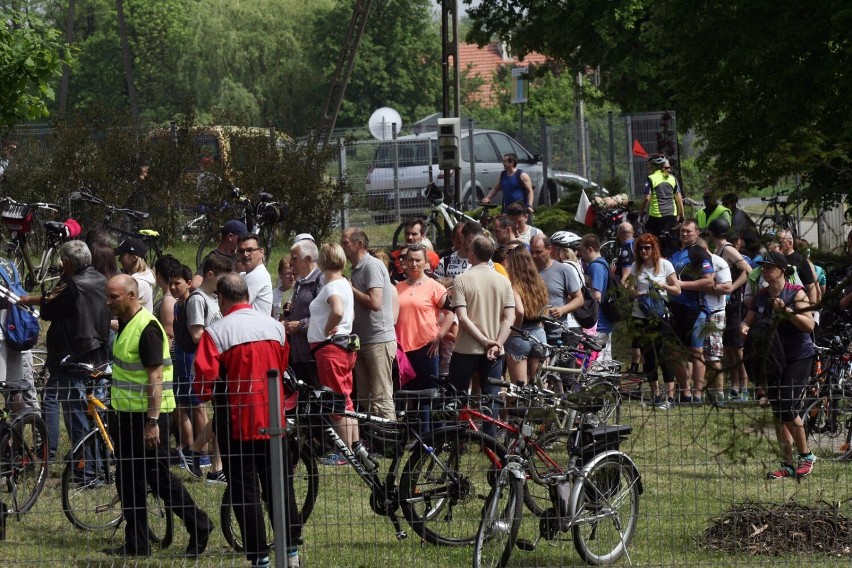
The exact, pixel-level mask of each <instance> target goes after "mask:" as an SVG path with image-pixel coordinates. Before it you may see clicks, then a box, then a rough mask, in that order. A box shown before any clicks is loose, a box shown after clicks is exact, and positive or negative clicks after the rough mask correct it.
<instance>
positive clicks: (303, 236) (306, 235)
mask: <svg viewBox="0 0 852 568" xmlns="http://www.w3.org/2000/svg"><path fill="white" fill-rule="evenodd" d="M299 241H311V242H312V243H315V242H316V241H315V240H314V237H313V236H312V235H311V234H310V233H299V234H298V235H296V238H295V239H293V244H295V243H298V242H299Z"/></svg>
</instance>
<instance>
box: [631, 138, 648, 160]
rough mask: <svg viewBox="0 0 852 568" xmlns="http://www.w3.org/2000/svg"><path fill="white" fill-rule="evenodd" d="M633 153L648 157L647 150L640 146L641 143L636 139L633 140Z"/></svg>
mask: <svg viewBox="0 0 852 568" xmlns="http://www.w3.org/2000/svg"><path fill="white" fill-rule="evenodd" d="M633 155H634V156H639V157H640V158H645V159H647V158H648V152H646V151H645V148H643V147H642V144H640V143H639V141H638V140H633Z"/></svg>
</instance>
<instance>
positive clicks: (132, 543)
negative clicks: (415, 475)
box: [0, 156, 852, 566]
mask: <svg viewBox="0 0 852 568" xmlns="http://www.w3.org/2000/svg"><path fill="white" fill-rule="evenodd" d="M510 158H511V157H510V156H509V157H507V160H508V162H507V163H508V164H509V165H512V166H514V165H516V164H511V163H510V162H511V159H510ZM649 167H650V170H651V174H650V176H649V177H648V181H647V183H646V185H645V188H644V200H643V202H642V206H641V212H642V213H643V214H647V215H648V219H647V222H646V223H645V226H644V229H645V230H642V227H638V226H634V225H633V224H631V223H629V222H624V223H622V225H621V226H620V227H619V228H618V239H619V244H620V248H619V251H618V254H617V257H616V258H615V259H614V260H613V261H612V262H609V261H607V259H605V258H603V257H602V256H601V252H600V251H601V243H600V240H599V239H598V237H597V236H595V235H593V234H588V235H584V236H581V235H577V234H574V233H571V232H568V231H557V232H556V233H554V234H552V235H550V236H548V235H546V234H544V233H543V232H542V231H540V230H538V229H537V228H535V227H534V226H533V225H532V224H531V219H530V216H531V214H532V213H534V211H533V210H532V208H531V207H530V206H529V203H528V202H527V201H526V200H525V199H521V200H520V201H518V202H511V203H504V211H503V213H502V214H501V215H499V216H498V217H497V218H496V220H495V221H494V223H493V225H492V226H490V227H483V226H481V225H480V224H479V223H477V222H463V223H459V224H458V225H456V226H455V227H454V228H453V231H452V247H451V248H450V249H449V250H446V251H435V250H433V247H432V244H431V243H430V242H428V240H427V239H425V238H424V235H423V226H424V222H423V220H422V219H419V218H412V219H410V220H408V221H407V222H406V223H405V236H406V243H405V244H404V245H403V246H402V247H401V248H400V249H399V250H394V251H391V252H390V253H387V252H385V251H382V250H377V249H373V248H371V247H370V242H369V239H368V235H367V233H366V232H365V231H364V230H363V229H361V228H358V227H352V228H348V229H345V230H344V231H343V232H342V234H341V235H340V239H339V242H329V243H324V244H323V243H317V242H316V241H315V239H314V238H313V237H312V236H311V235H309V234H300V235H297V236H296V238H295V240H294V242H293V244H292V246H291V249H290V253H289V255H288V256H285V257H284V258H281V259H280V261H279V262H277V263H273V264H272V266H276V267H277V278H276V280H275V282H273V279H272V276H271V275H270V273H269V271H268V270H267V268H266V262H265V261H266V255H268V254H269V252H270V251H266V250H264V249H263V248H262V246H261V244H260V242H259V239H258V237H257V236H256V235H252V234H249V233H248V230H247V228H246V227H245V225H244V224H243V223H242V222H241V221H238V220H232V221H228V222H227V223H226V224H225V225H224V226H223V227H222V230H221V237H220V241H219V243H218V246H217V248H216V249H215V250H213V251H212V252H211V253H210V254H209V255H208V256H207V257H206V258H204V259H203V261H202V264H201V266H199V267H197V270H192V269H191V268H190V267H187V266H184V265H182V264H181V262H180V261H178V260H177V259H176V258H174V257H172V256H169V255H166V256H164V257H162V258H160V259H159V260H158V262H157V263H156V266H154V267H153V270H152V269H151V267H148V266H147V265H146V263H145V260H144V258H145V254H146V252H147V250H146V247H145V244H144V243H143V242H141V241H139V240H137V239H133V238H129V239H126V240H125V241H124V242H122V243H121V244H120V245H119V246H118V247H117V248H116V249H114V250H113V249H112V248H110V246H109V244H108V239H107V238H106V237H105V235H103V234H100V233H98V232H93V233H90V235H89V236H88V238H87V239H86V241H85V242H83V241H76V240H75V241H70V242H68V243H65V244H64V245H63V246H62V248H61V250H60V258H61V263H62V278H61V280H60V282H59V284H58V285H57V286H55V287H54V288H53V289H52V290H51V291H50V292H49V293H48V294H46V295H44V296H38V295H34V296H27V297H24V298H22V299H21V302H22V303H24V304H28V305H37V306H40V311H41V317H42V318H43V319H45V320H47V321H50V322H51V325H50V328H49V330H48V333H47V351H48V359H47V366H48V368H49V370H50V379H49V381H48V384H47V385H46V386H45V388H44V393H43V400H42V408H41V410H42V412H43V414H44V415H45V418H46V422H47V424H48V432H49V437H50V459H51V460H55V459H56V458H57V451H58V440H59V417H60V411H59V406H60V404H61V405H62V412H61V415H62V417H63V418H64V423H65V429H66V431H67V433H68V436H69V438H70V441H71V444H72V445H73V444H74V443H76V442H77V441H78V440H80V439H81V437H82V436H83V435H84V434H85V433H86V432H87V430H88V419H87V416H86V404H85V386H84V384H83V380H82V378H81V377H79V376H77V375H76V374H74V373H69V372H68V371H67V370H66V369H65V368H63V365H62V363H61V362H62V360H63V359H65V358H66V357H69V358H70V359H71V360H73V361H75V362H81V363H91V364H93V365H95V366H104V365H106V364H107V362H109V361H112V364H113V374H114V377H113V382H112V386H111V389H110V398H111V404H112V408H113V409H114V410H115V411H116V412H115V413H114V416H112V417H111V419H110V431H111V432H112V433H113V434H112V435H113V438H114V440H115V444H116V456H117V457H118V458H119V475H118V490H119V496H120V498H121V502H122V506H123V507H124V509H125V518H126V519H127V522H126V525H125V539H124V541H123V543H122V544H121V545H120V546H118V547H116V548H112V549H108V550H106V551H105V552H107V553H109V554H119V555H147V554H150V542H149V535H148V532H147V530H145V528H144V527H145V526H146V525H145V520H144V510H145V487H146V486H150V487H152V488H153V490H154V492H155V493H156V494H157V495H159V496H160V497H162V498H163V499H164V500H165V501H166V503H167V504H169V505H170V506H171V508H172V510H173V511H175V512H176V514H177V515H178V517H179V518H180V519H181V520H182V521H183V523H184V525H185V526H186V529H187V531H188V532H189V534H190V542H189V546H188V547H187V551H186V552H187V555H189V556H197V555H199V554H201V553H202V552H203V551H204V549H205V547H206V545H207V541H208V538H209V535H210V532H211V531H212V529H213V523H212V522H211V520H210V518H209V517H208V515H207V514H206V513H205V512H204V511H202V510H201V509H199V508H198V506H197V505H196V504H195V503H194V501H193V500H192V497H191V496H190V495H189V494H188V492H187V491H186V490H185V488H184V487H183V485H182V482H181V480H180V479H179V478H178V477H176V476H175V475H174V474H172V473H171V472H170V469H169V466H170V464H171V463H172V460H176V461H177V463H178V464H179V465H180V466H181V467H184V468H185V469H186V470H187V471H189V472H190V473H192V474H193V475H195V476H197V477H202V478H206V480H207V481H208V482H210V483H227V484H228V485H229V486H230V487H231V495H232V499H233V506H234V512H235V517H236V519H237V522H238V524H239V526H240V529H241V531H242V534H243V536H244V538H243V541H244V543H245V551H246V556H247V558H248V559H249V560H250V561H251V562H252V565H253V566H267V565H269V549H268V546H267V542H268V540H267V535H266V534H265V528H264V527H265V523H264V520H263V515H264V509H263V507H262V505H261V502H262V501H263V500H264V499H268V495H269V493H270V491H269V484H270V476H271V467H270V455H269V442H268V440H269V438H268V436H266V435H265V434H261V433H260V432H261V430H262V429H263V428H265V427H267V426H269V416H268V408H269V407H268V398H269V397H268V391H267V389H268V387H267V379H266V371H267V370H268V369H270V368H277V369H281V370H282V371H283V370H284V369H285V368H286V367H287V366H288V364H289V366H290V367H291V368H292V369H293V370H294V372H295V373H296V375H297V377H298V378H299V379H301V380H303V381H305V382H307V383H309V384H311V385H315V386H317V387H320V386H324V387H328V388H331V389H332V390H334V391H336V392H339V393H342V394H343V395H344V396H345V398H346V408H347V409H350V410H351V409H354V408H356V407H358V408H359V409H360V410H362V411H363V412H367V413H370V414H372V415H376V416H380V417H383V418H388V419H394V418H395V416H396V409H395V407H394V401H393V392H394V391H395V390H397V389H425V388H431V387H435V386H436V385H437V381H439V380H443V381H445V382H446V384H447V385H450V386H451V388H454V389H456V390H457V391H459V392H463V391H471V392H474V393H482V394H484V395H489V394H497V393H498V392H499V388H498V387H495V386H493V385H492V384H490V383H489V381H487V380H485V379H486V378H490V377H493V378H501V377H504V376H508V378H509V379H510V380H512V381H514V382H519V383H525V382H527V381H528V380H529V379H530V377H531V376H533V375H534V373H535V371H536V368H537V366H538V364H539V362H540V361H541V359H542V357H543V354H542V353H541V352H540V351H539V349H538V348H537V346H536V344H535V343H534V342H531V341H530V340H529V339H528V338H527V337H526V336H525V334H520V333H517V332H515V331H513V330H512V329H511V328H512V327H513V326H514V327H516V328H520V329H522V330H524V332H525V333H528V334H530V335H532V336H533V337H535V338H536V339H538V340H540V341H547V342H553V341H557V340H561V339H562V338H563V332H562V329H561V328H560V327H557V326H554V325H549V324H548V322H547V321H545V320H544V319H543V316H545V315H546V316H550V317H551V318H556V319H558V320H559V321H560V322H562V323H563V324H564V325H565V326H566V327H567V328H569V329H571V330H572V331H574V332H575V333H586V334H589V335H591V336H593V337H594V338H595V340H596V342H597V343H599V344H600V345H602V346H603V350H602V351H601V352H600V353H599V354H598V355H597V357H599V358H603V359H609V358H612V350H613V344H614V343H617V342H620V343H623V345H624V346H625V347H626V346H628V345H629V349H630V351H629V359H630V361H629V365H630V370H631V371H633V372H635V373H642V374H643V375H644V376H645V377H646V378H647V381H648V383H649V384H650V390H651V393H652V395H653V400H652V405H653V407H654V408H656V409H658V410H661V411H669V410H672V409H674V408H675V407H676V406H678V405H698V404H703V403H704V402H705V398H706V399H707V400H708V401H712V402H713V403H714V404H717V405H724V404H730V403H733V402H736V401H745V400H749V399H750V398H752V397H753V398H754V399H755V400H757V401H758V402H759V404H762V405H764V404H765V405H769V406H771V407H772V410H773V415H774V416H775V420H776V433H777V437H778V441H779V444H780V446H781V453H782V455H783V460H784V461H783V463H782V466H781V467H780V469H778V470H775V471H772V472H769V473H768V476H769V477H770V478H773V479H777V478H801V477H804V476H806V475H808V474H810V473H811V471H812V468H813V464H814V461H815V458H814V456H813V454H812V453H811V452H810V451H809V448H808V446H807V440H806V437H805V435H804V429H803V425H802V421H801V417H800V416H799V415H798V413H797V409H796V407H795V404H794V402H795V400H797V399H798V394H799V393H800V392H801V389H802V388H803V386H804V384H805V380H806V379H807V377H808V375H809V373H810V371H811V361H812V358H813V354H814V345H813V340H812V334H813V331H814V329H815V326H816V325H817V322H818V320H819V307H820V306H821V298H822V295H823V294H824V293H825V292H826V290H825V280H824V278H825V277H824V274H822V275H821V274H820V272H819V271H818V270H817V267H816V266H814V265H813V263H811V262H810V260H809V259H808V254H807V253H808V252H809V251H808V250H807V248H804V249H803V248H802V247H807V243H802V242H799V243H798V248H797V243H796V241H795V240H794V239H793V236H792V235H791V234H790V233H789V232H787V231H782V232H780V233H779V234H778V235H777V241H775V242H773V243H769V244H768V245H767V246H766V248H765V250H756V249H755V248H754V247H755V246H756V245H757V244H758V243H759V241H758V240H757V239H755V238H754V237H752V236H751V228H750V227H749V220H748V218H747V216H744V214H743V213H742V212H741V211H739V210H738V209H736V196H731V195H727V196H725V197H723V199H722V204H721V205H720V204H719V203H718V202H717V200H716V197H715V195H714V194H713V193H712V192H707V193H706V194H705V196H704V205H705V208H704V209H702V210H701V211H699V212H698V214H697V215H696V218H691V219H689V218H685V211H684V208H683V199H682V194H681V191H680V188H679V186H678V183H677V180H676V179H675V177H674V176H673V175H672V174H671V171H670V166H669V164H668V161H667V160H666V159H665V158H664V157H662V156H654V157H652V158H651V160H650V161H649ZM517 177H518V180H517V187H515V188H514V191H515V192H516V193H518V194H519V195H521V196H522V197H526V194H525V192H524V191H523V189H524V188H525V187H526V184H525V183H524V179H523V177H522V176H521V175H519V176H517ZM505 183H506V187H509V184H510V183H512V182H510V181H508V180H507V181H506V182H505ZM744 217H745V219H744ZM849 249H850V254H852V233H850V235H849ZM799 250H805V254H800V252H798V251H799ZM116 258H117V259H118V264H117V263H116ZM347 264H348V270H347ZM119 265H120V267H121V268H120V269H119ZM347 275H348V276H347ZM847 283H848V279H847ZM157 288H158V289H159V291H160V294H156V293H155V289H157ZM613 294H615V295H617V297H618V298H620V300H619V302H620V303H621V304H622V307H625V306H626V309H624V310H622V311H621V315H620V316H619V315H617V314H614V313H612V312H607V313H605V310H603V309H600V310H598V315H597V317H596V318H594V319H593V320H592V321H589V316H588V314H587V313H585V312H586V311H587V308H588V305H589V303H590V302H591V303H592V304H597V305H602V304H603V303H604V302H605V301H606V300H607V298H608V297H610V296H612V295H613ZM158 296H159V300H157V301H156V302H154V298H155V297H158ZM838 298H839V303H838V305H839V308H840V309H844V310H848V309H849V306H850V304H852V290H850V289H849V288H847V289H846V290H843V291H841V292H840V293H839V294H838ZM619 322H621V323H619ZM0 351H2V352H3V353H4V357H3V362H4V364H5V365H6V366H7V375H8V376H10V377H11V376H16V377H17V376H21V377H23V376H24V374H23V372H22V371H20V372H16V371H14V370H13V369H12V368H11V367H10V365H12V364H14V365H22V363H21V361H20V359H21V358H18V359H13V358H11V357H7V356H6V355H5V354H6V350H5V349H2V350H0ZM768 352H771V353H773V354H774V355H775V356H773V357H768V356H766V354H767V353H768ZM660 374H662V384H660V381H659V375H660ZM15 390H16V391H19V394H21V393H24V392H29V391H30V390H31V385H30V388H27V385H22V388H20V389H15ZM25 398H26V397H23V396H22V397H20V399H19V400H24V399H25ZM32 398H33V397H32V396H30V397H29V399H32ZM495 398H496V397H495ZM209 401H213V408H214V415H213V420H212V421H211V420H210V416H209V415H208V406H207V403H208V402H209ZM281 402H282V408H289V409H292V408H293V405H294V401H293V400H292V397H289V396H284V395H282V401H281ZM33 404H37V402H36V401H33ZM497 411H498V408H497V406H496V402H495V403H493V407H492V412H494V413H496V412H497ZM419 413H420V416H421V417H422V418H421V428H422V429H423V431H424V432H425V431H428V430H429V429H430V428H431V427H432V425H431V419H430V413H429V408H428V407H426V406H424V407H421V408H420V409H419ZM335 420H336V422H335V424H336V429H337V431H338V434H339V435H340V437H341V438H342V439H343V441H344V442H345V443H346V444H347V445H348V446H349V447H352V446H353V444H355V443H356V442H357V441H359V440H360V435H359V431H358V424H357V422H356V421H355V420H354V419H351V418H346V417H343V416H339V417H336V418H335ZM172 433H173V434H174V439H175V442H174V443H175V446H174V448H172V447H171V442H170V440H171V437H172V436H171V434H172ZM486 433H489V432H488V431H487V430H486ZM491 433H493V432H491ZM284 443H285V444H286V441H285V442H284ZM284 454H285V455H288V452H287V451H285V452H284ZM323 463H325V464H326V465H329V466H334V465H343V464H345V463H346V460H345V459H344V457H343V456H341V455H339V454H337V453H334V451H333V450H332V451H331V452H330V453H329V454H328V455H327V456H325V458H324V459H323ZM205 468H207V469H208V472H207V473H206V475H205V473H204V472H203V469H205ZM285 470H286V471H287V474H288V479H287V491H288V499H287V507H286V509H287V511H286V517H287V526H288V533H289V539H288V543H290V545H291V546H290V548H289V549H288V562H289V565H290V566H298V548H297V545H298V543H299V542H300V539H301V527H300V526H299V523H298V515H297V514H296V512H295V499H294V496H293V484H292V478H291V477H290V476H292V470H291V468H290V467H289V466H287V467H285ZM82 475H83V476H85V472H82ZM77 481H79V483H81V484H85V483H87V482H89V481H90V480H87V479H85V477H84V478H82V479H79V480H77ZM267 504H268V503H267ZM247 536H248V538H246V537H247Z"/></svg>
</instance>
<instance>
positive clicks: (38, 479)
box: [0, 413, 47, 513]
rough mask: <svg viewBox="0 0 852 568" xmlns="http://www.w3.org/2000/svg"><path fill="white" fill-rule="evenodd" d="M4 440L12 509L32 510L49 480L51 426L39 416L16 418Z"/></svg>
mask: <svg viewBox="0 0 852 568" xmlns="http://www.w3.org/2000/svg"><path fill="white" fill-rule="evenodd" d="M4 430H5V431H4V433H3V435H2V436H0V455H2V458H0V475H2V480H0V483H2V488H3V490H4V491H5V492H8V493H9V494H10V495H11V503H10V504H9V509H10V510H11V511H14V512H16V513H26V512H27V511H29V510H30V509H32V507H33V505H35V502H36V500H37V499H38V496H39V494H41V490H42V489H43V488H44V482H45V480H46V479H47V425H45V423H44V420H42V418H41V416H39V415H38V414H35V413H30V414H25V415H23V416H20V417H18V418H15V419H14V420H13V421H12V423H11V424H10V425H9V427H8V429H4Z"/></svg>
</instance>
